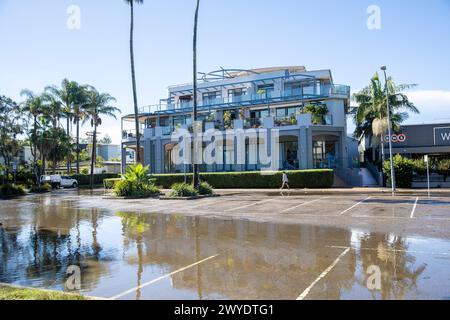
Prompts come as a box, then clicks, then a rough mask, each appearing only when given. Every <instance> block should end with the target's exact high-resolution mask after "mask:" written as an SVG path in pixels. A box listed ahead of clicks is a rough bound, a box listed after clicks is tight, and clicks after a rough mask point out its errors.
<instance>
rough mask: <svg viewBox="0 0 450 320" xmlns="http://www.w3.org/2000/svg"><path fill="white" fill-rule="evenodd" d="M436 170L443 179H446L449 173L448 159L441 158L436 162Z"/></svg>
mask: <svg viewBox="0 0 450 320" xmlns="http://www.w3.org/2000/svg"><path fill="white" fill-rule="evenodd" d="M436 169H437V172H438V173H439V174H440V175H442V176H444V181H447V177H448V176H449V175H450V159H442V160H439V162H438V163H437V164H436Z"/></svg>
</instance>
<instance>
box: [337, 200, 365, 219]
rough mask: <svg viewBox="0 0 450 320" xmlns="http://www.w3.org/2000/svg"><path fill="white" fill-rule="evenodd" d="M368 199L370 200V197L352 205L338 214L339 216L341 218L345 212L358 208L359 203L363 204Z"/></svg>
mask: <svg viewBox="0 0 450 320" xmlns="http://www.w3.org/2000/svg"><path fill="white" fill-rule="evenodd" d="M370 198H372V197H370V196H369V197H367V198H365V199H364V200H361V201H360V202H358V203H356V204H354V205H352V206H351V207H350V208H348V209H346V210H344V211H342V212H341V213H339V216H342V215H343V214H344V213H346V212H348V211H350V210H352V209H353V208H355V207H357V206H359V205H360V204H361V203H363V202H364V201H366V200H369V199H370Z"/></svg>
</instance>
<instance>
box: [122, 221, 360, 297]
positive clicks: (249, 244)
mask: <svg viewBox="0 0 450 320" xmlns="http://www.w3.org/2000/svg"><path fill="white" fill-rule="evenodd" d="M142 219H144V220H145V222H143V223H145V224H146V225H147V226H148V228H147V229H146V230H145V231H144V232H143V233H142V236H143V238H142V241H143V242H144V243H145V245H144V247H145V250H144V252H143V257H141V259H137V260H140V261H141V262H142V263H143V264H153V263H156V264H160V265H168V266H170V270H168V271H173V270H176V269H179V268H181V267H184V266H186V265H188V264H190V263H193V262H195V261H199V260H201V259H204V258H206V257H209V256H212V255H215V254H217V253H220V256H218V257H217V258H215V259H212V260H210V261H208V262H206V263H204V264H200V265H198V266H196V267H193V268H190V269H188V270H186V271H184V272H181V273H178V274H175V275H174V276H173V277H172V282H173V286H174V287H175V288H177V289H188V290H192V291H196V292H197V293H198V296H199V297H200V298H203V297H206V298H207V297H223V298H230V299H258V298H266V299H280V298H286V297H291V298H296V297H297V296H298V295H299V294H300V293H301V290H303V289H305V288H306V287H307V286H309V284H310V283H311V282H312V281H314V279H315V278H316V277H317V276H318V275H319V274H320V273H321V272H322V271H323V270H325V269H326V268H327V267H328V266H329V265H330V264H331V263H332V262H333V260H334V259H336V257H337V256H338V255H339V253H340V250H339V249H332V248H329V247H327V245H329V243H328V242H327V241H325V240H324V239H326V238H329V236H330V233H331V234H332V235H333V237H332V238H333V239H335V241H337V242H338V243H339V244H340V245H345V246H349V245H350V238H351V233H350V232H349V231H346V230H341V229H328V230H327V229H323V228H319V227H311V226H297V225H275V224H271V223H256V222H249V221H245V220H236V221H233V220H228V221H224V220H217V219H199V218H196V217H177V216H162V215H160V216H149V217H148V218H147V216H145V217H144V216H142ZM125 232H126V233H127V234H128V233H130V234H133V233H134V231H133V230H126V231H125ZM154 239H158V241H154ZM132 262H133V263H135V262H136V259H133V261H132ZM354 271H355V259H354V256H353V254H349V256H348V258H347V259H343V260H342V262H341V263H340V264H339V265H338V266H337V267H336V268H335V276H334V277H333V278H332V279H331V282H330V283H329V282H328V281H330V279H323V280H322V282H321V283H320V284H318V285H317V289H318V290H326V291H327V293H326V296H327V298H330V299H331V298H334V299H337V298H339V296H340V289H341V288H342V287H347V286H349V285H350V284H351V283H352V281H353V280H352V279H353V276H354ZM330 288H331V289H330Z"/></svg>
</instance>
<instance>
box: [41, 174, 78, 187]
mask: <svg viewBox="0 0 450 320" xmlns="http://www.w3.org/2000/svg"><path fill="white" fill-rule="evenodd" d="M41 183H42V184H44V183H48V184H50V185H51V186H52V188H54V189H59V188H61V187H63V188H78V181H77V180H76V179H72V178H70V177H67V176H61V175H59V174H52V175H45V176H41Z"/></svg>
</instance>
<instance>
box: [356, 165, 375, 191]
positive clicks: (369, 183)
mask: <svg viewBox="0 0 450 320" xmlns="http://www.w3.org/2000/svg"><path fill="white" fill-rule="evenodd" d="M360 175H361V176H362V184H363V187H378V186H379V185H378V182H377V180H375V178H374V177H373V175H372V173H371V172H370V171H369V169H367V168H361V172H360Z"/></svg>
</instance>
